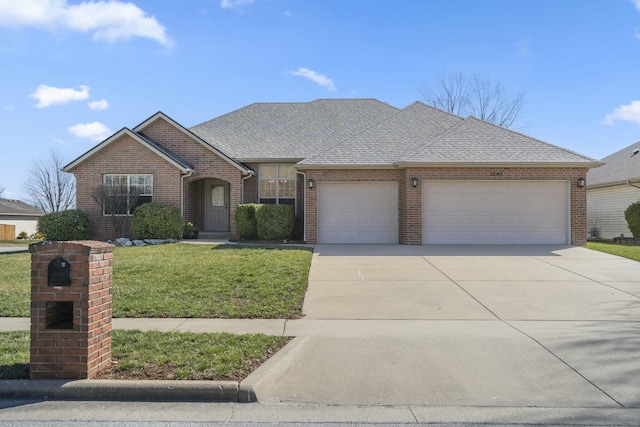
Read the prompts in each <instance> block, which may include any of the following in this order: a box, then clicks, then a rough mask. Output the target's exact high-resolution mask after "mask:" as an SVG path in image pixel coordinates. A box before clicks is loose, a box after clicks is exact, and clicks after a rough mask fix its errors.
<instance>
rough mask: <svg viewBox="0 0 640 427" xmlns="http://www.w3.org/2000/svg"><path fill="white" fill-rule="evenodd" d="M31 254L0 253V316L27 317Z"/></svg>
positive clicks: (28, 314)
mask: <svg viewBox="0 0 640 427" xmlns="http://www.w3.org/2000/svg"><path fill="white" fill-rule="evenodd" d="M30 299H31V254H29V253H17V254H11V253H9V254H2V253H0V316H6V317H29V316H30V313H29V305H30V303H29V301H30Z"/></svg>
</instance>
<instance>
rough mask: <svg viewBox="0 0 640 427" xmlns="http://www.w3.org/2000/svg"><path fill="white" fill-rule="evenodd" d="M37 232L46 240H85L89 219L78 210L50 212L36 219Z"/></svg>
mask: <svg viewBox="0 0 640 427" xmlns="http://www.w3.org/2000/svg"><path fill="white" fill-rule="evenodd" d="M37 230H38V233H40V234H42V235H43V236H44V238H45V239H46V240H87V239H88V238H89V217H88V216H87V214H85V213H84V212H82V211H81V210H79V209H69V210H66V211H61V212H51V213H48V214H46V215H43V216H41V217H40V218H38V225H37Z"/></svg>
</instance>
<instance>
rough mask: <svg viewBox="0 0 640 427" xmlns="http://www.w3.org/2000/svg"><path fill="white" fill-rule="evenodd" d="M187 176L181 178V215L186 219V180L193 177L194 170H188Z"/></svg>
mask: <svg viewBox="0 0 640 427" xmlns="http://www.w3.org/2000/svg"><path fill="white" fill-rule="evenodd" d="M187 172H188V173H187V174H186V175H182V176H181V177H180V215H182V218H183V219H184V180H185V179H186V178H189V177H190V176H192V175H193V169H187Z"/></svg>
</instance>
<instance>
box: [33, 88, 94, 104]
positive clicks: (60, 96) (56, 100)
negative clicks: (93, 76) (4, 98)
mask: <svg viewBox="0 0 640 427" xmlns="http://www.w3.org/2000/svg"><path fill="white" fill-rule="evenodd" d="M29 98H33V99H37V100H38V104H37V105H36V107H37V108H45V107H50V106H52V105H58V104H66V103H68V102H71V101H82V100H84V99H87V98H89V86H80V90H76V89H73V88H62V87H53V86H47V85H40V86H38V88H37V89H36V91H35V92H33V93H32V94H31V95H29Z"/></svg>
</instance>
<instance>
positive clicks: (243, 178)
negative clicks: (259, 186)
mask: <svg viewBox="0 0 640 427" xmlns="http://www.w3.org/2000/svg"><path fill="white" fill-rule="evenodd" d="M249 178H253V175H251V174H249V175H247V176H243V177H242V182H241V183H240V204H242V205H244V181H245V180H247V179H249Z"/></svg>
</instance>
